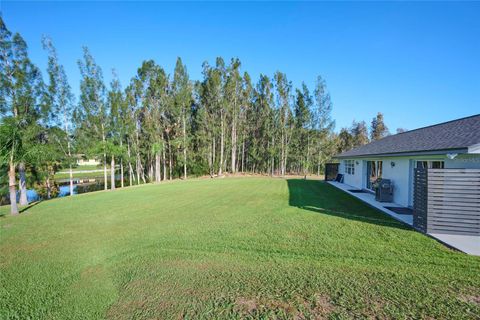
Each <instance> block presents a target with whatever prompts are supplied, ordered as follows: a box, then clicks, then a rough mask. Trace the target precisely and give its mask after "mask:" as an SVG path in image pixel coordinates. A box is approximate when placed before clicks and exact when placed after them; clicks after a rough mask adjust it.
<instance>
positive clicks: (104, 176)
mask: <svg viewBox="0 0 480 320" xmlns="http://www.w3.org/2000/svg"><path fill="white" fill-rule="evenodd" d="M102 141H103V181H104V185H103V190H108V176H107V151H106V141H105V129H104V126H103V124H102Z"/></svg>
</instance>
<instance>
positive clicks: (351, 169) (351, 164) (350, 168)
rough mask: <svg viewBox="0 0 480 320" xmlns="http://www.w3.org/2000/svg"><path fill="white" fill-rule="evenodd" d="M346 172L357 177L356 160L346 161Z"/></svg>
mask: <svg viewBox="0 0 480 320" xmlns="http://www.w3.org/2000/svg"><path fill="white" fill-rule="evenodd" d="M344 170H345V173H346V174H348V175H355V160H345V161H344Z"/></svg>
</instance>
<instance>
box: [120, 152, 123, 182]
mask: <svg viewBox="0 0 480 320" xmlns="http://www.w3.org/2000/svg"><path fill="white" fill-rule="evenodd" d="M120 186H121V187H122V188H123V187H124V182H123V159H120Z"/></svg>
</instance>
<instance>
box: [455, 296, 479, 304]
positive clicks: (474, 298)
mask: <svg viewBox="0 0 480 320" xmlns="http://www.w3.org/2000/svg"><path fill="white" fill-rule="evenodd" d="M460 300H462V301H464V302H468V303H472V304H476V305H477V306H480V296H470V295H464V296H461V297H460Z"/></svg>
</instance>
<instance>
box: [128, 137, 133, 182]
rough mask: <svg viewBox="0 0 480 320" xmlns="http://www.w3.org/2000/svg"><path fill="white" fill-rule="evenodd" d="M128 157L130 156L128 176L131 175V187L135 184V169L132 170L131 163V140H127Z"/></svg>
mask: <svg viewBox="0 0 480 320" xmlns="http://www.w3.org/2000/svg"><path fill="white" fill-rule="evenodd" d="M127 155H128V174H129V178H130V181H129V184H130V187H131V186H132V184H133V181H132V180H133V168H132V162H131V154H130V140H127Z"/></svg>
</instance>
